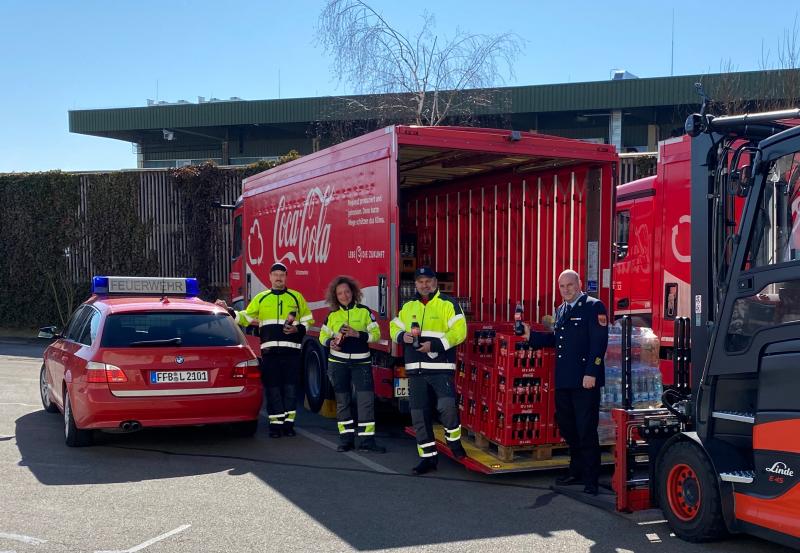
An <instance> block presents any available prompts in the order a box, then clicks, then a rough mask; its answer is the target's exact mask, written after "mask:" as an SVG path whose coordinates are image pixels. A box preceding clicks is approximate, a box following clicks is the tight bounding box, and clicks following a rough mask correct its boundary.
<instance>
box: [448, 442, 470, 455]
mask: <svg viewBox="0 0 800 553" xmlns="http://www.w3.org/2000/svg"><path fill="white" fill-rule="evenodd" d="M450 451H452V452H453V457H455V458H456V459H463V458H465V457H466V456H467V452H466V451H465V450H464V446H463V445H461V442H454V443H452V444H451V445H450Z"/></svg>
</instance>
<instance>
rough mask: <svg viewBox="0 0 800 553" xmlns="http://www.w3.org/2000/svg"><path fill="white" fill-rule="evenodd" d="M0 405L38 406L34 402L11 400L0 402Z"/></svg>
mask: <svg viewBox="0 0 800 553" xmlns="http://www.w3.org/2000/svg"><path fill="white" fill-rule="evenodd" d="M0 405H21V406H23V407H39V406H38V405H36V404H35V403H11V402H0Z"/></svg>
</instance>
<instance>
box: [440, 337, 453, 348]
mask: <svg viewBox="0 0 800 553" xmlns="http://www.w3.org/2000/svg"><path fill="white" fill-rule="evenodd" d="M439 340H441V341H442V347H443V348H444V349H445V351H447V350H449V349H450V342H448V341H447V338H445V337H444V336H442V337H441V338H439Z"/></svg>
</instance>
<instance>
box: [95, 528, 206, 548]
mask: <svg viewBox="0 0 800 553" xmlns="http://www.w3.org/2000/svg"><path fill="white" fill-rule="evenodd" d="M191 526H192V525H191V524H184V525H183V526H178V527H177V528H175V529H174V530H170V531H169V532H167V533H166V534H161V535H160V536H156V537H155V538H153V539H150V540H147V541H146V542H144V543H140V544H139V545H135V546H133V547H131V548H130V549H123V550H117V551H95V553H135V552H136V551H141V550H142V549H144V548H145V547H150V546H151V545H153V544H154V543H157V542H160V541H161V540H165V539H167V538H168V537H170V536H174V535H175V534H178V533H180V532H183V531H184V530H186V529H187V528H190V527H191Z"/></svg>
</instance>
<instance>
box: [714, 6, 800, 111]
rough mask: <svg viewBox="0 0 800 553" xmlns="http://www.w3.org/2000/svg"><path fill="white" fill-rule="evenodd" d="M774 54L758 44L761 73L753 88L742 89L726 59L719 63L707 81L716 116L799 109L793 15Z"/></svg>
mask: <svg viewBox="0 0 800 553" xmlns="http://www.w3.org/2000/svg"><path fill="white" fill-rule="evenodd" d="M776 52H777V55H776V56H775V60H774V61H773V59H771V58H772V50H770V48H769V47H768V46H767V45H765V44H764V42H763V41H762V43H761V53H760V57H759V60H758V68H759V70H761V71H763V72H764V73H763V76H762V78H760V79H759V82H758V85H757V89H755V90H753V89H750V88H748V87H747V86H745V82H744V80H743V79H742V77H741V74H740V73H738V68H737V66H735V65H734V64H733V62H732V61H731V60H730V59H729V60H728V61H723V62H722V63H720V75H719V76H718V77H716V78H714V79H713V82H712V81H711V80H710V81H709V83H708V84H709V90H708V91H709V93H710V95H711V97H712V98H713V99H714V102H713V106H712V111H713V112H714V113H716V114H718V115H719V114H735V113H744V112H747V111H771V110H779V109H786V108H793V107H800V25H798V18H797V15H795V18H794V22H793V23H792V26H791V27H787V28H786V29H784V31H783V35H782V37H779V38H778V40H777V45H776Z"/></svg>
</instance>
